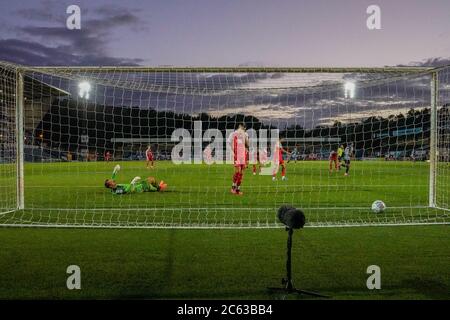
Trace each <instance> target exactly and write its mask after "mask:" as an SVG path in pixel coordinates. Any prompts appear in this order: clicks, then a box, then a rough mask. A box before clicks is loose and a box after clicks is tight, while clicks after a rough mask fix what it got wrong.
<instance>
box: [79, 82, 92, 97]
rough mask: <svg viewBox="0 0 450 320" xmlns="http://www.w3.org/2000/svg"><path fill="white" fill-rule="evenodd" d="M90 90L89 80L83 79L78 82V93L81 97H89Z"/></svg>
mask: <svg viewBox="0 0 450 320" xmlns="http://www.w3.org/2000/svg"><path fill="white" fill-rule="evenodd" d="M90 91H91V84H90V83H89V82H87V81H83V82H80V83H79V84H78V94H79V96H80V98H85V99H89V93H90Z"/></svg>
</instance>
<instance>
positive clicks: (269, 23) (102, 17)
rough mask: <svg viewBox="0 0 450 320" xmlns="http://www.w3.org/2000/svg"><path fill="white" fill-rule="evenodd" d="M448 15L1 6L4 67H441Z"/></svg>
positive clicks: (228, 5)
mask: <svg viewBox="0 0 450 320" xmlns="http://www.w3.org/2000/svg"><path fill="white" fill-rule="evenodd" d="M73 4H76V5H78V6H79V7H80V8H81V18H82V24H81V30H68V29H67V28H66V18H67V17H68V14H66V8H67V7H68V6H69V5H73ZM371 4H376V5H379V6H380V8H381V23H382V29H381V30H372V31H371V30H368V28H367V27H366V20H367V17H368V14H367V13H366V9H367V7H368V6H369V5H371ZM449 15H450V1H448V0H396V1H392V0H369V1H367V0H340V1H336V0H333V1H331V0H283V1H274V0H272V1H265V0H239V1H238V0H179V1H178V0H177V1H174V0H168V1H137V0H127V1H106V0H96V1H85V0H83V1H72V0H70V1H65V0H64V1H60V0H59V1H54V0H33V1H30V0H21V1H11V0H2V1H1V2H0V60H8V61H14V62H19V63H24V64H31V65H88V64H91V65H99V64H103V65H105V64H109V65H118V64H129V65H131V64H141V65H150V66H158V65H176V66H237V65H258V66H260V65H264V66H385V65H398V64H410V63H424V62H425V63H426V62H427V61H431V60H430V59H438V62H437V63H438V64H445V63H448V62H449V57H450V41H449V39H450V17H449ZM439 60H442V61H439ZM428 63H429V62H428Z"/></svg>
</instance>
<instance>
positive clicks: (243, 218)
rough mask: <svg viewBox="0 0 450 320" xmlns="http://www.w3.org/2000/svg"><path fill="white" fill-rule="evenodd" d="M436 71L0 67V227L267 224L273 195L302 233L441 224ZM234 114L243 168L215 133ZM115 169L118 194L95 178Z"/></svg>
mask: <svg viewBox="0 0 450 320" xmlns="http://www.w3.org/2000/svg"><path fill="white" fill-rule="evenodd" d="M449 76H450V67H442V68H429V67H385V68H311V67H307V68H291V67H287V68H278V67H277V68H269V67H267V68H260V67H202V68H192V67H185V68H178V67H158V68H154V67H139V66H136V67H134V66H133V67H121V66H120V67H31V66H21V65H16V64H12V63H7V62H0V191H1V192H0V226H27V227H29V226H43V227H94V228H97V227H105V228H271V227H279V226H280V224H279V222H278V221H277V217H276V212H277V208H278V207H280V206H281V205H284V204H287V205H293V206H296V207H299V208H302V209H303V210H304V211H305V215H306V217H307V226H311V227H334V226H367V225H405V224H447V223H449V222H450V218H449V216H448V213H449V211H450V185H449V181H450V78H449ZM240 124H244V125H245V127H246V130H247V133H248V135H249V138H250V145H249V149H248V155H247V163H246V165H245V166H244V167H245V168H244V169H243V173H242V175H241V177H239V176H236V174H235V173H234V170H235V169H234V165H233V161H232V160H233V159H232V157H233V154H232V153H230V148H231V146H230V140H229V137H230V133H232V132H233V131H234V130H235V129H236V128H237V127H238V126H239V125H240ZM263 137H265V138H267V139H268V140H269V142H268V143H267V144H265V143H263ZM278 138H281V140H280V145H281V147H282V149H283V150H284V151H285V152H284V154H283V152H281V153H282V155H281V157H282V158H281V160H280V159H279V158H277V157H278V151H276V150H278V149H276V148H278V147H277V146H278V140H277V139H278ZM275 140H276V141H275ZM227 141H228V142H227ZM274 141H275V142H274ZM148 148H149V150H151V155H152V157H153V162H154V163H152V162H151V161H146V150H147V149H148ZM334 153H336V154H337V156H336V160H334V159H335V158H333V157H334V156H333V154H334ZM341 153H342V154H341ZM347 153H348V155H347ZM177 157H179V159H178V158H177ZM337 158H339V159H337ZM177 159H178V160H177ZM347 160H348V162H347ZM281 162H283V164H280V163H281ZM117 164H119V165H120V169H121V170H120V171H118V172H117V173H118V174H117V175H115V176H114V181H115V184H119V185H124V187H123V188H124V189H123V190H124V193H126V194H124V195H118V194H114V193H118V192H115V190H117V186H116V185H113V188H111V186H110V185H109V184H108V182H107V181H106V180H107V179H109V178H111V174H112V171H113V168H114V167H115V166H116V165H117ZM261 168H262V169H261ZM347 173H348V175H347ZM137 176H139V177H140V178H141V179H135V180H133V183H132V184H131V185H130V184H129V182H130V181H131V180H132V178H134V177H137ZM148 176H151V177H154V179H151V180H147V177H148ZM153 180H156V181H157V183H156V184H155V185H152V184H151V183H150V184H149V182H148V181H153ZM161 180H164V182H165V183H167V189H166V190H164V191H162V190H160V186H161V185H160V184H159V183H160V181H161ZM136 181H138V182H136ZM142 181H144V184H141V182H142ZM152 183H153V182H152ZM232 183H233V190H234V188H235V187H236V185H240V184H241V183H242V186H241V188H242V191H243V193H244V195H243V196H238V195H235V194H232V193H231V192H230V189H231V187H232ZM106 185H108V188H109V189H107V188H105V186H106ZM154 188H155V189H156V190H153V189H154ZM111 190H113V192H111ZM158 190H159V191H158ZM121 192H122V191H121ZM375 200H382V201H384V202H385V203H386V206H387V208H386V210H384V211H383V212H381V213H374V212H372V211H371V204H372V202H374V201H375Z"/></svg>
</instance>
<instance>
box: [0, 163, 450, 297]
mask: <svg viewBox="0 0 450 320" xmlns="http://www.w3.org/2000/svg"><path fill="white" fill-rule="evenodd" d="M114 164H115V162H114V163H109V164H108V163H103V162H97V163H96V162H92V163H53V164H26V168H25V170H26V180H25V184H26V189H25V192H26V203H25V204H26V208H27V209H26V210H25V211H23V212H14V213H8V214H3V215H0V223H2V224H12V225H14V224H18V223H21V224H43V225H45V224H48V223H51V224H60V225H67V224H68V225H71V224H75V225H78V226H83V225H90V224H91V225H92V224H94V225H95V224H102V225H108V224H109V225H115V226H125V225H127V224H128V225H131V226H139V225H142V224H152V223H154V224H166V225H170V224H175V225H188V224H189V223H193V224H197V225H202V224H203V226H206V227H208V226H217V225H221V226H227V225H229V224H232V225H234V226H253V225H255V224H256V223H258V222H259V223H262V226H265V225H266V224H269V225H272V226H273V225H274V223H275V222H276V211H275V210H276V208H277V207H278V206H279V205H281V204H284V203H291V204H294V205H296V206H299V207H302V208H305V214H306V217H307V220H308V221H309V223H310V224H312V225H323V224H327V223H333V224H341V223H344V224H355V223H357V224H358V223H367V222H368V223H403V222H448V217H447V214H446V212H442V211H440V210H431V209H428V208H426V206H427V201H428V194H427V189H428V165H427V164H426V163H422V162H416V163H413V162H384V161H379V162H378V161H373V162H369V161H366V162H354V163H353V168H352V170H351V175H350V176H349V177H344V176H343V172H339V173H332V174H329V173H328V165H327V163H326V162H298V163H296V164H295V163H289V165H288V174H287V176H288V178H289V180H288V181H285V182H283V181H277V182H272V181H271V178H270V177H267V176H253V175H251V172H250V171H247V173H246V176H245V178H244V184H243V191H244V192H245V194H244V196H243V197H237V196H233V195H231V194H230V193H229V185H230V176H231V171H232V169H231V168H230V167H229V166H223V165H222V166H220V165H216V166H206V165H182V166H175V165H173V164H171V163H169V162H157V167H156V169H154V170H147V169H146V168H145V164H144V163H143V162H120V164H121V166H122V171H121V173H120V175H119V179H118V180H119V182H127V181H129V180H131V179H132V178H133V177H134V176H137V175H139V176H141V177H145V176H148V175H153V176H155V177H157V178H158V179H164V180H165V181H167V183H168V184H169V190H168V192H167V193H148V194H134V195H127V196H118V197H116V196H112V195H111V194H110V193H109V192H108V190H106V189H105V188H104V187H103V186H102V185H103V181H104V179H105V178H107V177H108V176H109V175H110V173H111V170H112V167H113V166H114ZM2 172H6V170H3V171H2ZM4 177H5V178H2V179H4V180H5V182H7V180H8V179H10V180H11V181H13V176H11V177H8V176H5V175H4ZM439 179H441V180H442V181H443V182H442V183H445V181H444V180H443V179H448V177H443V176H439V177H438V183H439ZM3 185H4V184H3ZM5 192H9V191H8V189H5ZM438 197H439V198H441V199H448V193H443V192H441V191H440V193H439V194H438ZM376 199H380V200H383V201H385V202H386V204H387V205H388V207H389V208H388V210H387V211H386V212H385V213H383V214H382V215H375V214H373V213H372V212H370V209H369V208H370V204H371V203H372V201H374V200H376ZM74 207H77V208H79V209H80V208H81V210H77V211H75V212H74V211H71V210H67V209H72V208H74ZM140 207H141V208H142V207H146V208H149V210H140V209H139V208H140ZM56 208H62V209H65V210H52V209H56ZM109 208H110V209H109ZM180 208H185V209H186V212H188V213H187V214H184V213H183V212H182V211H183V210H181V209H180ZM336 208H337V209H336ZM187 209H190V210H187ZM448 231H449V229H448V226H447V225H436V226H396V227H394V226H388V227H357V228H356V227H355V228H305V229H304V230H302V231H299V232H296V233H295V234H294V249H293V266H294V267H293V269H294V270H293V272H294V281H295V284H296V285H297V286H298V287H301V288H304V289H310V290H311V289H314V290H317V291H320V292H322V293H325V294H328V295H331V296H332V297H333V298H336V299H436V298H437V299H449V298H450V294H449V292H450V290H449V289H450V274H449V273H448V267H449V264H450V259H449V257H450V249H449V246H448V243H449V240H450V235H449V232H448ZM285 241H286V232H284V231H283V229H282V228H275V229H244V230H243V229H228V230H223V229H209V230H199V229H190V230H184V229H120V230H116V229H113V230H111V229H89V230H87V229H62V228H58V229H48V228H31V229H30V228H2V229H0V242H1V243H2V250H1V251H0V267H1V269H2V270H4V272H2V275H1V276H0V299H12V298H25V299H29V298H69V299H81V298H107V299H108V298H189V299H190V298H213V299H215V298H238V299H240V298H242V299H244V298H262V299H271V298H279V297H278V296H273V295H270V294H269V293H268V292H267V291H266V290H265V288H266V287H267V286H277V285H279V282H280V279H281V277H282V276H283V275H284V258H285V257H284V254H285ZM71 264H76V265H79V266H80V267H81V270H82V271H81V272H82V289H81V290H79V291H76V290H75V291H69V290H68V289H67V288H66V278H67V276H68V275H67V274H66V268H67V266H68V265H71ZM373 264H375V265H378V266H380V268H381V279H382V289H381V290H372V291H371V290H368V289H367V287H366V279H367V277H368V276H369V275H367V274H366V269H367V267H368V266H369V265H373Z"/></svg>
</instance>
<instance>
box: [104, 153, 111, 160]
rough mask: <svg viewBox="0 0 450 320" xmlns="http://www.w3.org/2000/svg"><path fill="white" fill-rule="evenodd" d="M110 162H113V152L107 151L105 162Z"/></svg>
mask: <svg viewBox="0 0 450 320" xmlns="http://www.w3.org/2000/svg"><path fill="white" fill-rule="evenodd" d="M109 160H111V152H109V151H106V153H105V161H106V162H109Z"/></svg>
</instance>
